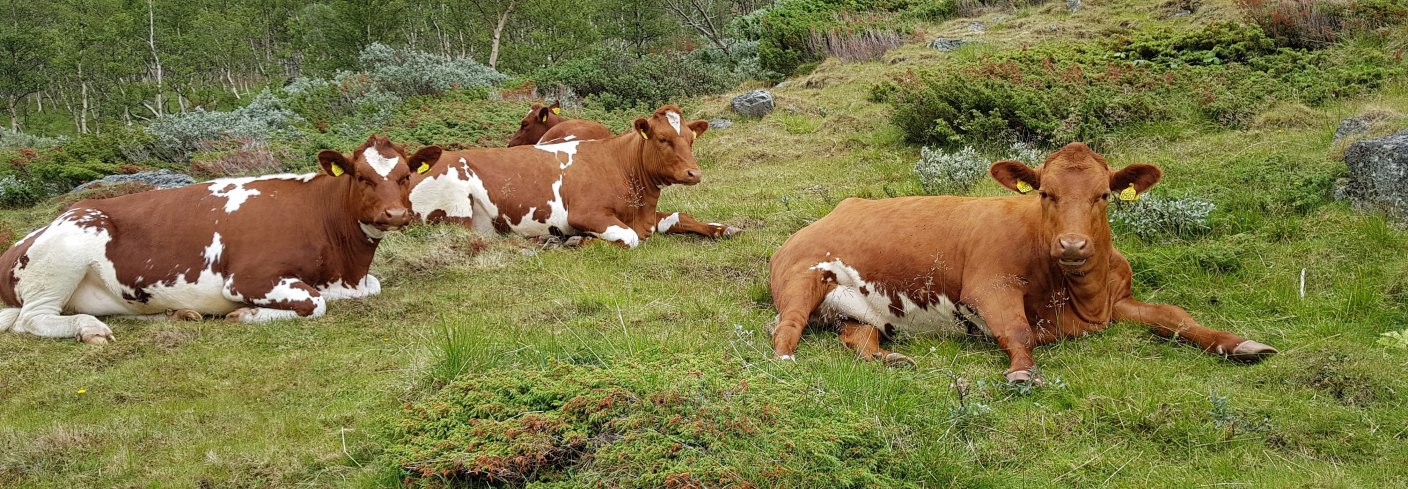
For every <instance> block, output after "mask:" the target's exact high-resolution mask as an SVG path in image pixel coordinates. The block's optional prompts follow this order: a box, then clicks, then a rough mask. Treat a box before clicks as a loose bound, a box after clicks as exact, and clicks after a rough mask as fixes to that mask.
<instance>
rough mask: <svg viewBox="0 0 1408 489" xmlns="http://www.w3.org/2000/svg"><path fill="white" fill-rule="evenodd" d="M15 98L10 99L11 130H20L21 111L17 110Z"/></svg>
mask: <svg viewBox="0 0 1408 489" xmlns="http://www.w3.org/2000/svg"><path fill="white" fill-rule="evenodd" d="M16 105H18V104H16V103H15V99H10V132H13V133H16V134H18V133H19V132H20V113H19V111H18V110H16Z"/></svg>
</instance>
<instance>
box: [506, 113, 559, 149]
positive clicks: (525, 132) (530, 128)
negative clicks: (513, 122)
mask: <svg viewBox="0 0 1408 489" xmlns="http://www.w3.org/2000/svg"><path fill="white" fill-rule="evenodd" d="M561 112H562V108H561V107H559V106H558V102H553V103H552V106H550V107H544V106H543V104H539V103H534V104H533V108H531V109H528V115H525V116H523V121H522V122H519V123H518V132H515V133H513V136H509V138H508V145H509V146H510V147H512V146H523V145H528V144H537V143H538V140H539V139H542V138H543V134H544V133H546V132H548V129H552V126H556V125H557V124H558V123H559V122H562V116H560V115H558V114H559V113H561Z"/></svg>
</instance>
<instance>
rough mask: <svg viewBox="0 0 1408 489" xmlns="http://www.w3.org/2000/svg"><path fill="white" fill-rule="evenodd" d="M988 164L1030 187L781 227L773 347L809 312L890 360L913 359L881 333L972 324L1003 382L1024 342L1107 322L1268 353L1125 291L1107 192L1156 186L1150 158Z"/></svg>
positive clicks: (1019, 369) (920, 200)
mask: <svg viewBox="0 0 1408 489" xmlns="http://www.w3.org/2000/svg"><path fill="white" fill-rule="evenodd" d="M991 174H992V176H993V178H995V179H997V181H998V182H1000V183H1002V185H1004V186H1006V187H1007V188H1009V189H1012V190H1014V191H1017V192H1020V193H1027V192H1030V191H1032V190H1036V193H1037V195H1033V196H1013V197H986V198H971V197H952V196H936V197H903V198H894V199H882V200H862V199H855V198H852V199H846V200H844V201H842V202H841V204H840V205H838V206H836V209H835V210H834V211H832V212H831V214H829V215H827V216H826V217H824V218H822V219H820V220H818V221H817V222H815V223H812V224H811V225H809V226H807V227H805V228H803V229H802V230H801V231H798V232H797V233H796V234H794V235H793V236H792V237H791V238H789V239H788V240H787V242H786V243H784V244H783V245H782V247H781V248H780V249H779V250H778V251H777V253H776V254H774V255H773V256H772V260H771V269H772V277H771V281H772V283H771V286H772V294H773V301H774V303H775V304H776V306H777V310H778V313H779V316H778V324H777V327H776V329H775V330H774V331H773V350H774V352H775V353H776V354H777V356H778V357H780V358H782V359H792V358H793V354H794V352H795V350H796V348H797V342H798V340H799V339H800V336H801V334H802V330H803V328H804V327H805V326H806V325H807V323H808V321H809V320H813V321H826V322H835V323H838V326H839V331H840V338H841V341H842V342H843V343H845V344H846V345H847V346H849V347H850V348H852V349H854V350H855V351H856V353H857V354H858V355H860V356H861V357H863V358H867V359H882V360H884V361H885V362H886V363H912V360H910V359H909V357H906V356H904V355H901V354H899V353H892V352H889V351H886V350H883V349H881V348H880V344H879V340H880V338H881V336H893V335H896V334H901V333H920V334H924V333H939V334H942V333H952V334H962V333H965V332H968V333H975V334H976V333H982V334H984V335H986V336H990V337H992V338H994V339H996V341H997V344H998V346H999V347H1001V348H1002V350H1003V351H1004V352H1006V353H1007V356H1008V357H1009V359H1010V360H1011V366H1010V367H1009V368H1008V369H1007V378H1008V379H1009V380H1011V381H1031V380H1033V379H1032V373H1031V369H1032V367H1033V366H1034V364H1033V361H1032V355H1031V352H1032V348H1033V347H1034V346H1037V345H1042V344H1046V343H1051V342H1053V341H1056V340H1059V339H1062V338H1068V337H1074V336H1083V335H1085V334H1088V333H1092V332H1097V331H1101V330H1103V329H1105V327H1106V326H1107V325H1108V324H1109V323H1110V322H1111V321H1116V320H1128V321H1134V322H1140V323H1147V324H1150V325H1152V326H1153V331H1154V332H1155V333H1156V334H1158V335H1160V336H1165V337H1176V338H1179V339H1183V340H1186V341H1189V342H1191V343H1193V344H1196V345H1197V346H1198V347H1199V348H1202V349H1203V350H1205V351H1208V352H1210V353H1215V354H1218V355H1224V356H1226V357H1228V358H1230V359H1233V360H1239V361H1246V362H1256V361H1259V360H1262V359H1264V358H1266V357H1268V356H1270V355H1272V354H1274V353H1276V350H1275V349H1274V348H1272V347H1270V346H1267V345H1264V344H1261V343H1258V342H1255V341H1251V340H1247V339H1243V338H1241V337H1239V336H1237V335H1234V334H1231V333H1226V332H1222V331H1217V330H1213V329H1209V328H1206V327H1204V326H1202V325H1200V324H1198V322H1197V321H1195V320H1194V319H1193V317H1192V316H1190V315H1189V314H1188V312H1187V311H1184V310H1183V309H1181V308H1179V307H1176V306H1171V305H1165V304H1147V303H1144V302H1140V301H1138V300H1135V299H1134V298H1133V297H1131V291H1130V281H1131V277H1132V275H1131V271H1130V267H1129V262H1128V261H1125V259H1124V257H1123V256H1122V255H1120V253H1119V251H1117V250H1115V248H1114V246H1113V245H1112V244H1111V236H1110V225H1109V222H1108V221H1106V215H1105V210H1106V207H1107V206H1108V204H1109V199H1110V197H1111V192H1112V191H1114V192H1123V193H1124V195H1125V196H1127V197H1129V198H1134V197H1135V196H1136V195H1137V192H1143V191H1145V190H1148V189H1149V187H1152V186H1153V185H1154V184H1155V183H1157V182H1158V181H1159V178H1160V177H1161V176H1162V171H1160V170H1159V169H1158V168H1157V167H1154V166H1151V165H1144V164H1135V165H1130V166H1128V167H1125V168H1123V169H1120V170H1118V171H1116V170H1113V169H1111V168H1110V167H1109V166H1108V165H1107V164H1106V162H1105V158H1104V157H1102V156H1101V155H1099V154H1097V153H1096V152H1094V151H1092V150H1091V149H1090V148H1089V147H1087V146H1086V145H1084V144H1081V143H1071V144H1069V145H1067V146H1066V147H1064V148H1062V149H1061V150H1060V151H1057V152H1056V153H1053V154H1052V155H1050V156H1049V157H1048V158H1047V159H1046V162H1045V164H1043V165H1042V166H1041V167H1039V168H1035V169H1032V168H1028V167H1027V166H1026V165H1023V164H1022V163H1020V162H1017V161H999V162H997V163H994V164H993V165H992V168H991ZM1038 380H1039V379H1038Z"/></svg>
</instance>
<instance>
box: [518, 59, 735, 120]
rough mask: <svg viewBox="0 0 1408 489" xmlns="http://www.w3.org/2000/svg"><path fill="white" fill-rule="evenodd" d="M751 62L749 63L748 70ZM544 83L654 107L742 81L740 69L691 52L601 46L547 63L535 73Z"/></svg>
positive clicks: (598, 101)
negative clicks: (636, 51)
mask: <svg viewBox="0 0 1408 489" xmlns="http://www.w3.org/2000/svg"><path fill="white" fill-rule="evenodd" d="M748 69H750V68H747V67H745V70H748ZM533 79H534V80H536V81H537V83H538V84H540V85H547V86H552V85H561V86H565V87H570V88H571V89H572V90H573V92H575V93H577V94H580V95H583V96H585V97H586V99H587V100H588V101H589V102H590V103H591V104H592V105H596V106H598V107H601V108H604V109H606V110H619V109H651V110H653V109H654V108H655V107H656V106H659V105H660V104H663V103H667V102H672V101H675V100H677V99H679V98H684V97H691V96H695V95H703V94H710V93H717V92H721V91H723V90H726V89H727V88H729V87H731V86H733V85H734V84H735V83H737V82H739V81H741V80H740V79H739V78H738V75H737V72H736V71H735V69H731V68H729V67H728V66H726V65H724V64H720V63H710V62H708V58H706V57H704V56H692V55H690V54H687V53H681V52H669V53H646V54H643V55H641V56H632V55H630V54H628V53H625V52H622V51H619V50H611V49H598V50H595V51H593V52H592V53H590V54H589V55H587V56H584V57H581V58H577V59H571V60H565V61H563V62H560V63H554V64H552V65H551V66H547V67H545V68H543V69H541V70H539V71H537V72H536V73H534V75H533Z"/></svg>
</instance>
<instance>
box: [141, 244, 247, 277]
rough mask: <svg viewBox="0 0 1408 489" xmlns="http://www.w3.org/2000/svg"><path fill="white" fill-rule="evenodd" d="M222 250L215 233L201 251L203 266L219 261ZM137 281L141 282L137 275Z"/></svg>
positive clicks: (222, 247) (222, 245)
mask: <svg viewBox="0 0 1408 489" xmlns="http://www.w3.org/2000/svg"><path fill="white" fill-rule="evenodd" d="M224 252H225V245H224V244H223V243H221V242H220V233H215V237H214V238H212V239H211V240H210V245H209V246H206V247H205V252H204V253H201V256H203V257H205V268H207V269H209V268H210V266H211V265H214V264H215V263H216V262H218V261H220V254H221V253H224ZM149 261H150V260H149ZM137 281H138V282H141V281H142V278H141V277H137Z"/></svg>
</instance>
